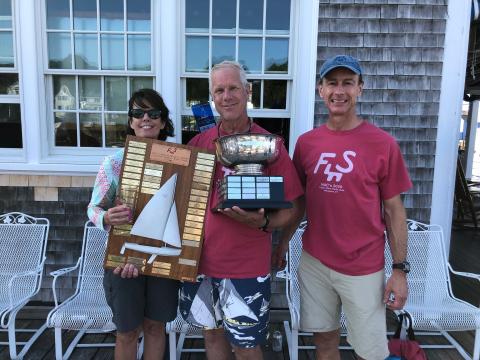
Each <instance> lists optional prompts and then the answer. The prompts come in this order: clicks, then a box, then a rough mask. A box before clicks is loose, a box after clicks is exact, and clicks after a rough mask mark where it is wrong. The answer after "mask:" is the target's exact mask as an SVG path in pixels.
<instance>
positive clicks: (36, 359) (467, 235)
mask: <svg viewBox="0 0 480 360" xmlns="http://www.w3.org/2000/svg"><path fill="white" fill-rule="evenodd" d="M479 254H480V230H477V231H475V230H473V229H461V230H454V231H453V234H452V244H451V251H450V261H451V264H452V266H453V268H454V269H455V270H459V271H468V272H474V273H480V262H479V261H478V256H479ZM452 281H453V290H454V293H455V295H456V296H458V297H459V298H461V299H464V300H466V301H468V302H470V303H472V304H475V305H478V304H479V303H480V284H478V283H476V282H474V281H470V280H464V279H459V278H456V277H454V278H452ZM282 317H285V312H274V313H273V314H272V321H273V322H272V324H271V327H272V331H273V330H277V329H278V330H281V331H282V333H283V325H282V323H281V319H282ZM19 321H21V325H23V326H25V327H35V326H39V325H41V324H42V320H36V319H24V320H19ZM389 324H390V325H389V328H390V330H392V324H393V323H392V321H390V322H389ZM451 335H452V336H453V337H454V338H455V339H456V340H457V341H458V342H459V343H460V344H461V345H462V346H463V347H464V348H465V349H466V350H467V351H469V352H471V351H472V350H473V342H474V333H473V331H468V332H454V333H451ZM74 336H75V333H74V332H70V331H65V332H64V335H63V339H64V343H66V342H67V341H70V340H71V339H72V338H73V337H74ZM6 338H7V336H6V333H0V341H5V340H6ZM18 338H19V339H20V340H21V339H22V335H19V336H18ZM419 340H420V342H421V343H422V344H443V343H445V342H444V341H443V339H441V338H438V337H421V338H419ZM84 341H88V342H95V343H107V342H114V341H115V337H114V335H113V334H104V335H87V336H86V337H85V339H84ZM342 341H343V340H342ZM193 342H194V344H193ZM192 344H193V345H194V346H199V345H200V346H201V345H202V343H201V340H187V341H186V343H185V347H191V346H192ZM300 344H306V345H308V344H309V339H308V338H307V339H301V340H300ZM425 352H426V354H427V356H428V359H430V360H457V359H461V356H460V355H459V354H458V353H457V352H456V350H449V349H445V350H431V349H427V350H425ZM264 357H265V359H267V360H269V359H272V360H273V359H275V360H284V359H285V360H286V359H289V356H288V349H287V346H286V341H285V335H284V346H283V351H282V352H273V351H272V349H271V347H270V345H269V344H267V345H266V346H265V347H264ZM9 358H10V357H9V353H8V348H7V347H6V346H0V360H3V359H9ZM54 358H55V342H54V333H53V330H52V329H47V330H46V331H45V332H44V333H43V335H42V336H41V337H40V338H39V339H38V340H37V341H36V342H35V344H34V345H33V346H32V348H31V349H30V351H29V352H28V353H27V355H26V356H25V359H27V360H28V359H33V360H50V359H54ZM166 358H167V357H166ZM341 358H342V360H347V359H348V360H353V359H354V355H353V351H351V350H342V351H341ZM70 359H72V360H87V359H88V360H90V359H91V360H107V359H113V349H112V348H82V349H76V350H75V351H74V352H73V354H72V356H71V357H70ZM182 359H185V360H186V359H189V360H190V359H191V360H197V359H205V354H204V353H187V354H183V355H182ZM299 359H300V360H305V359H312V360H313V359H315V356H314V352H313V350H304V351H300V352H299Z"/></svg>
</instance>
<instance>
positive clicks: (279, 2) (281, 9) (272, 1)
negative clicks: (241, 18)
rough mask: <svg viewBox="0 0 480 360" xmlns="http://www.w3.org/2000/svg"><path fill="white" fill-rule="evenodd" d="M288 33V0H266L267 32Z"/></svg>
mask: <svg viewBox="0 0 480 360" xmlns="http://www.w3.org/2000/svg"><path fill="white" fill-rule="evenodd" d="M288 33H290V0H267V34H288Z"/></svg>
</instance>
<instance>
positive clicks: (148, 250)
mask: <svg viewBox="0 0 480 360" xmlns="http://www.w3.org/2000/svg"><path fill="white" fill-rule="evenodd" d="M176 183H177V174H173V175H172V177H170V179H168V180H167V181H166V182H165V184H163V186H162V187H160V189H158V191H157V192H156V193H155V195H153V197H152V198H151V199H150V200H149V201H148V203H147V204H146V205H145V207H144V208H143V210H142V212H141V213H140V214H139V215H138V218H137V220H136V221H135V223H134V224H133V226H132V229H131V230H130V234H131V235H137V236H142V237H146V238H150V239H154V240H158V241H161V242H163V243H164V246H148V245H141V244H137V243H134V242H128V241H126V242H125V243H124V244H123V246H122V249H121V250H120V254H122V255H123V254H124V253H125V250H126V249H130V250H135V251H139V252H141V253H145V254H149V255H150V258H149V259H148V261H147V264H152V263H153V261H154V260H155V258H156V257H157V256H179V255H180V253H181V252H182V242H181V239H180V230H179V226H178V216H177V205H176V203H175V187H176ZM167 245H170V246H167Z"/></svg>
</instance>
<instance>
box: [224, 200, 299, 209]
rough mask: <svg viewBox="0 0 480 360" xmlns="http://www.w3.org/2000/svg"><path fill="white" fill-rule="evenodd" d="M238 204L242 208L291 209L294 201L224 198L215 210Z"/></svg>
mask: <svg viewBox="0 0 480 360" xmlns="http://www.w3.org/2000/svg"><path fill="white" fill-rule="evenodd" d="M234 206H238V207H239V208H241V209H250V210H254V209H261V208H264V209H272V210H274V209H290V208H291V207H292V203H291V202H290V201H276V200H240V199H235V200H224V201H222V202H220V203H218V204H217V206H215V210H218V209H227V208H231V207H234Z"/></svg>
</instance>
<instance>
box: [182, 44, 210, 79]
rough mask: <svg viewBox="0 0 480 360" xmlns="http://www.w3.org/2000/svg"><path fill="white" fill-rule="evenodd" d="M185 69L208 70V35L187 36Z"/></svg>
mask: <svg viewBox="0 0 480 360" xmlns="http://www.w3.org/2000/svg"><path fill="white" fill-rule="evenodd" d="M186 47H187V49H186V56H187V58H186V59H185V65H186V69H185V70H186V71H202V72H208V37H206V36H187V41H186Z"/></svg>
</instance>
